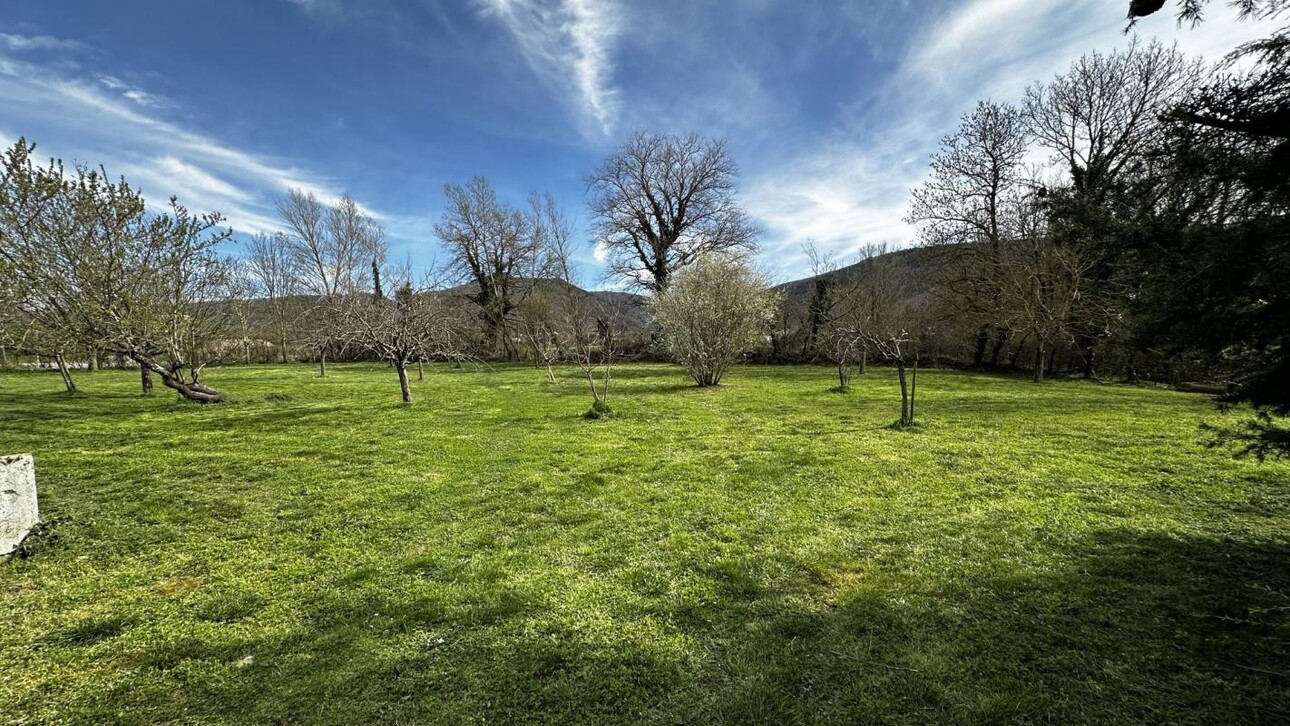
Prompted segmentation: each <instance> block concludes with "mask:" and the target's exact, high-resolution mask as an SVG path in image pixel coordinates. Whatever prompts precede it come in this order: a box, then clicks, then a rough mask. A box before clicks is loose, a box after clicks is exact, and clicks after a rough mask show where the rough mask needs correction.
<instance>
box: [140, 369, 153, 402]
mask: <svg viewBox="0 0 1290 726" xmlns="http://www.w3.org/2000/svg"><path fill="white" fill-rule="evenodd" d="M139 383H140V385H141V386H142V388H143V395H145V396H151V395H152V371H150V370H148V366H145V365H142V364H140V366H139Z"/></svg>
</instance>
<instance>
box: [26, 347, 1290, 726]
mask: <svg viewBox="0 0 1290 726" xmlns="http://www.w3.org/2000/svg"><path fill="white" fill-rule="evenodd" d="M561 375H562V380H561V381H560V382H559V383H558V384H554V385H552V384H548V383H545V382H544V381H543V376H542V375H541V374H540V373H538V372H537V371H534V370H533V369H531V368H524V367H513V368H506V367H503V368H499V369H495V370H492V371H475V370H470V369H461V370H451V369H448V368H440V367H437V366H436V367H435V368H434V369H433V370H432V371H428V373H427V376H426V380H425V381H424V382H419V383H418V382H414V386H415V395H416V396H417V403H416V404H415V405H413V406H412V407H404V406H402V405H400V404H399V403H398V388H397V384H396V382H395V380H394V376H393V373H391V372H390V371H389V370H387V369H384V368H380V367H377V366H366V365H358V366H338V367H335V368H333V369H332V373H331V375H329V376H328V378H326V379H320V378H318V377H316V373H315V371H314V370H313V369H312V368H310V367H307V366H299V367H290V368H286V367H278V368H272V367H264V368H245V369H226V370H216V371H212V372H211V373H209V374H208V377H209V379H210V380H211V382H212V383H214V384H215V385H218V386H220V387H221V388H222V389H224V390H225V391H227V392H229V393H230V394H231V396H232V398H233V400H232V401H231V402H230V403H228V404H225V405H219V406H211V407H201V406H196V405H191V404H181V403H178V402H176V400H175V399H174V398H173V397H172V395H171V394H170V393H169V392H165V391H162V390H160V389H159V391H158V394H157V395H156V396H155V397H153V398H147V399H145V398H140V397H139V396H138V395H136V393H135V386H136V385H137V378H136V374H133V373H129V372H107V371H105V372H99V373H93V374H88V373H82V374H81V375H80V376H79V383H80V385H81V388H82V393H81V394H80V395H77V396H74V397H69V396H67V395H66V394H63V393H61V392H60V391H59V388H60V384H59V381H58V377H57V375H56V374H35V373H10V374H0V453H19V452H33V453H35V454H36V457H37V470H38V475H39V484H40V494H41V505H42V514H43V515H44V516H45V517H46V519H49V520H52V524H51V526H50V527H49V528H48V530H47V532H45V533H44V534H43V535H42V536H40V537H38V538H36V539H35V540H34V541H33V542H32V543H31V546H30V556H29V557H27V558H26V559H12V560H11V561H9V562H7V563H0V664H2V665H0V670H2V671H3V677H0V722H3V723H14V724H28V723H30V724H35V723H64V722H68V723H74V722H82V723H112V722H123V723H159V722H175V723H179V722H183V723H207V722H224V723H237V724H244V723H352V724H364V723H373V722H389V723H531V722H535V723H559V724H579V723H586V724H591V723H596V724H601V723H696V722H697V723H704V724H746V723H864V722H884V723H909V724H925V723H933V722H938V723H955V722H962V723H979V722H1003V723H1013V722H1045V723H1061V724H1073V723H1111V722H1115V723H1125V722H1153V723H1164V722H1171V723H1216V722H1224V723H1286V722H1290V611H1288V610H1287V608H1290V516H1288V515H1290V464H1287V463H1285V462H1269V463H1266V464H1258V463H1257V462H1254V461H1245V460H1240V461H1237V460H1233V459H1232V458H1231V457H1230V452H1223V451H1216V450H1207V449H1205V448H1203V447H1201V446H1200V445H1199V442H1200V441H1201V439H1202V437H1203V435H1202V433H1201V432H1200V431H1199V430H1198V423H1199V422H1200V421H1202V420H1207V419H1215V418H1217V417H1218V414H1216V413H1214V411H1213V408H1212V406H1211V404H1210V403H1209V402H1208V401H1207V399H1205V398H1204V397H1198V396H1192V395H1184V394H1178V393H1173V392H1167V391H1160V390H1152V389H1145V388H1133V387H1121V386H1109V385H1108V386H1099V385H1095V384H1090V383H1076V382H1069V383H1068V382H1054V383H1049V384H1045V385H1043V386H1035V385H1033V384H1030V383H1027V382H1023V381H1018V380H1012V379H1007V378H1001V377H990V376H980V375H970V374H964V373H950V372H930V373H925V374H924V375H922V376H920V380H919V384H920V386H919V388H920V390H919V395H920V408H919V414H920V417H921V418H922V419H923V423H924V426H923V428H922V429H921V430H919V431H899V430H893V429H891V428H888V424H890V422H891V421H892V420H894V419H895V418H896V414H897V413H898V406H899V402H898V399H897V398H896V395H897V393H896V389H895V383H894V379H893V374H892V373H891V372H890V371H886V370H876V369H875V370H871V371H870V374H869V375H867V376H864V377H857V379H856V381H855V386H854V389H853V391H852V392H851V393H849V394H845V395H843V394H838V393H833V392H830V390H829V387H830V386H831V385H833V383H832V379H831V377H830V376H831V374H830V371H829V370H827V369H823V368H806V367H797V368H759V367H753V368H743V369H737V370H735V371H734V372H733V373H732V374H731V375H730V376H729V377H728V381H727V384H726V385H724V386H723V387H722V388H721V389H717V390H711V389H709V390H699V389H695V388H692V387H689V386H688V385H687V380H686V378H685V377H684V375H683V373H682V372H681V371H680V370H679V369H677V368H674V367H670V366H661V365H639V366H630V367H626V368H624V369H622V370H621V371H620V372H619V374H618V379H617V383H616V390H615V392H614V393H613V398H612V399H611V403H613V405H614V407H615V409H616V410H617V411H618V412H619V413H618V415H617V416H616V417H615V418H612V419H608V420H602V421H586V420H583V419H582V418H581V417H580V414H581V413H582V412H583V411H585V410H586V409H587V407H588V404H589V403H590V397H589V396H588V395H587V394H586V393H585V392H584V389H583V387H582V385H581V384H580V383H579V382H578V380H577V378H576V376H575V375H574V371H572V370H566V371H563V372H562V374H561Z"/></svg>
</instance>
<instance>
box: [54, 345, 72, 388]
mask: <svg viewBox="0 0 1290 726" xmlns="http://www.w3.org/2000/svg"><path fill="white" fill-rule="evenodd" d="M54 362H55V363H57V364H58V374H59V375H60V376H62V377H63V385H64V386H66V387H67V392H68V393H76V382H75V381H73V380H72V372H71V371H70V370H68V368H67V361H66V360H64V359H63V354H62V353H56V354H54Z"/></svg>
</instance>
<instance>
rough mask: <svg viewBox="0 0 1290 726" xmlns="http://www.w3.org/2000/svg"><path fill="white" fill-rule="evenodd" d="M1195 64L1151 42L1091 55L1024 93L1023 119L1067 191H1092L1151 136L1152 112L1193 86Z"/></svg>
mask: <svg viewBox="0 0 1290 726" xmlns="http://www.w3.org/2000/svg"><path fill="white" fill-rule="evenodd" d="M1201 73H1202V65H1201V64H1200V62H1199V61H1196V60H1189V59H1188V58H1187V57H1186V56H1184V55H1183V54H1182V52H1181V51H1179V50H1178V49H1177V48H1174V47H1170V46H1166V45H1164V44H1162V43H1160V42H1159V41H1152V42H1150V43H1147V44H1145V45H1144V44H1142V43H1140V42H1138V41H1137V40H1136V39H1135V40H1134V42H1133V43H1132V44H1131V45H1130V46H1129V47H1128V48H1126V49H1124V50H1117V51H1113V52H1111V53H1107V54H1103V53H1099V52H1096V51H1094V52H1091V53H1088V54H1086V55H1084V56H1082V57H1080V59H1079V60H1077V61H1075V62H1074V63H1073V64H1072V65H1071V67H1070V70H1068V71H1067V72H1066V73H1063V74H1059V75H1057V76H1056V77H1055V78H1053V79H1052V80H1051V81H1049V82H1047V83H1036V84H1034V85H1032V86H1031V87H1030V88H1028V89H1027V90H1026V100H1025V109H1024V111H1025V116H1026V119H1027V123H1028V125H1029V128H1030V131H1031V133H1032V134H1033V135H1034V137H1035V139H1036V140H1037V141H1038V142H1039V143H1040V144H1041V145H1042V146H1043V147H1045V148H1046V149H1048V150H1049V151H1050V152H1052V154H1053V158H1054V161H1056V162H1058V163H1060V164H1061V165H1062V167H1063V168H1064V169H1065V171H1066V172H1067V173H1069V174H1070V181H1071V183H1072V184H1073V185H1074V187H1075V190H1076V191H1077V192H1078V193H1080V194H1085V195H1094V196H1097V195H1100V194H1102V193H1103V192H1104V191H1105V190H1106V189H1107V187H1108V185H1110V184H1111V183H1113V182H1114V181H1116V180H1118V179H1119V178H1120V177H1121V176H1122V174H1123V173H1124V172H1125V170H1126V169H1127V168H1129V166H1130V165H1131V164H1132V163H1133V162H1134V161H1135V160H1137V159H1140V158H1141V157H1142V155H1143V154H1145V153H1147V151H1148V150H1150V149H1151V148H1152V146H1153V142H1154V141H1155V140H1156V139H1157V137H1158V135H1159V133H1160V131H1161V128H1162V126H1161V124H1160V122H1159V116H1160V114H1161V113H1163V112H1164V111H1165V110H1166V109H1169V108H1172V107H1173V106H1175V105H1177V104H1178V102H1179V101H1181V100H1182V99H1183V98H1184V96H1185V95H1186V93H1187V91H1188V90H1189V89H1191V88H1192V87H1194V86H1195V85H1196V84H1197V81H1198V79H1199V78H1200V76H1201Z"/></svg>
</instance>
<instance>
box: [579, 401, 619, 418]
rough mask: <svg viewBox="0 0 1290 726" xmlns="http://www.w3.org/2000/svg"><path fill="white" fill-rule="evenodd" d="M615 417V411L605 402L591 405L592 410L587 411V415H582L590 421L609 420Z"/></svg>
mask: <svg viewBox="0 0 1290 726" xmlns="http://www.w3.org/2000/svg"><path fill="white" fill-rule="evenodd" d="M613 415H614V409H612V408H610V407H609V404H608V403H605V402H604V401H596V402H595V403H593V404H591V408H589V409H587V412H586V413H584V414H582V417H583V418H585V419H587V420H588V421H597V420H599V419H602V418H609V417H610V416H613Z"/></svg>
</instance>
